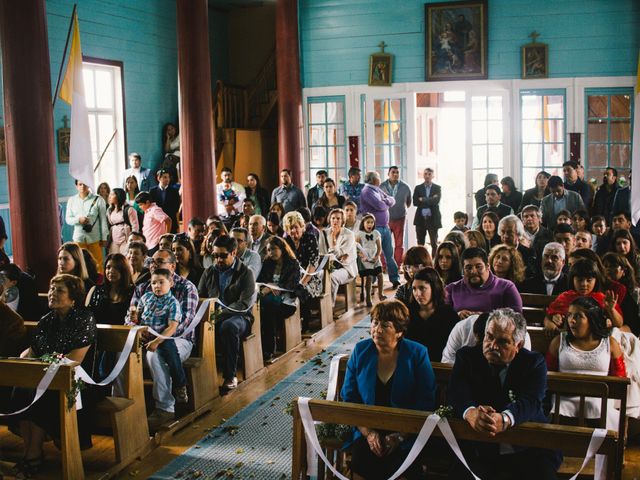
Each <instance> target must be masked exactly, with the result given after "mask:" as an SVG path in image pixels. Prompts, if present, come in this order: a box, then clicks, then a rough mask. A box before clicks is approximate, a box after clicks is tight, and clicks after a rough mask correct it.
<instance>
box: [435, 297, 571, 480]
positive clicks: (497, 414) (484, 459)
mask: <svg viewBox="0 0 640 480" xmlns="http://www.w3.org/2000/svg"><path fill="white" fill-rule="evenodd" d="M526 331H527V323H526V321H525V319H524V317H523V316H522V315H521V314H519V313H516V312H514V311H513V310H511V309H508V308H503V309H498V310H494V311H493V312H491V314H490V315H489V319H488V320H487V326H486V328H485V334H484V340H483V342H482V344H481V345H476V346H474V347H463V348H461V349H460V350H458V353H457V355H456V361H455V364H454V366H453V372H452V374H451V380H450V382H449V388H448V390H447V397H448V403H449V404H450V405H451V406H453V411H454V415H456V416H457V417H459V418H463V419H464V420H466V421H467V423H468V424H469V425H470V426H471V428H473V429H474V430H475V431H477V432H480V433H482V434H486V435H487V436H496V435H500V433H501V432H503V431H505V430H507V429H508V428H510V427H513V426H515V425H520V424H521V423H524V422H539V423H547V417H546V415H545V414H544V412H543V410H542V401H543V399H544V396H545V392H546V388H547V367H546V365H545V361H544V357H543V356H542V355H541V354H539V353H536V352H530V351H529V350H526V349H524V348H522V346H523V344H524V338H525V334H526ZM462 449H463V451H464V452H463V453H464V456H465V458H466V460H467V462H468V463H469V466H470V468H471V469H472V470H473V472H474V473H475V474H476V475H478V476H479V477H480V478H502V477H501V475H507V478H519V479H520V478H521V479H527V480H528V479H530V480H534V479H535V480H543V479H555V478H557V476H556V471H557V469H558V467H559V466H560V462H561V455H559V453H558V452H555V451H552V450H545V449H534V448H521V447H520V448H519V447H517V446H512V445H508V444H496V443H480V442H467V443H466V444H465V445H464V446H463V448H462ZM449 478H455V479H468V478H472V477H471V475H470V474H469V472H468V471H467V470H466V468H465V467H464V466H463V465H462V464H461V463H460V462H459V461H457V460H456V463H455V464H454V466H453V467H452V472H450V475H449Z"/></svg>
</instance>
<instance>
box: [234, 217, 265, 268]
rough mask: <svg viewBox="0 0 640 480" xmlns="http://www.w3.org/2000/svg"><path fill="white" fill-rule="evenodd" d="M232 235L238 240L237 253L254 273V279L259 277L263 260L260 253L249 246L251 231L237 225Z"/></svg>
mask: <svg viewBox="0 0 640 480" xmlns="http://www.w3.org/2000/svg"><path fill="white" fill-rule="evenodd" d="M231 236H232V237H233V238H235V239H236V241H237V242H238V253H237V254H236V255H237V256H238V258H239V259H240V261H241V262H242V263H244V264H245V265H246V267H247V268H248V269H249V270H250V271H251V273H253V278H254V280H255V279H256V278H258V275H259V274H260V270H262V260H261V259H260V255H258V253H256V252H254V251H253V250H250V249H249V248H247V246H248V245H249V243H248V240H249V232H248V231H247V229H246V228H241V227H236V228H234V229H233V230H231Z"/></svg>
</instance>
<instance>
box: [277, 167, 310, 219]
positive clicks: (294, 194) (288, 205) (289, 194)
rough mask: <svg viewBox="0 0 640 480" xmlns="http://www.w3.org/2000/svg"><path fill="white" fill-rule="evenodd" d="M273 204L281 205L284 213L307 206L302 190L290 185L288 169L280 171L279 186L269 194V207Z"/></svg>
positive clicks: (289, 171)
mask: <svg viewBox="0 0 640 480" xmlns="http://www.w3.org/2000/svg"><path fill="white" fill-rule="evenodd" d="M274 203H281V204H282V206H283V207H284V213H289V212H293V211H294V210H296V209H298V208H300V207H306V206H307V201H306V199H305V198H304V193H302V190H300V189H299V188H298V187H296V186H295V185H294V184H293V183H291V170H289V169H288V168H283V169H282V170H281V171H280V186H279V187H276V188H275V189H274V190H273V192H272V193H271V205H273V204H274Z"/></svg>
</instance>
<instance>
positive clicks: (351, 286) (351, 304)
mask: <svg viewBox="0 0 640 480" xmlns="http://www.w3.org/2000/svg"><path fill="white" fill-rule="evenodd" d="M356 291H357V287H356V279H355V278H354V279H353V280H351V281H350V282H349V283H345V284H344V285H340V286H339V287H338V293H339V294H342V295H344V312H342V315H344V314H345V313H349V311H351V310H353V309H354V308H355V307H356V305H357V303H358V297H357V294H356ZM334 311H335V305H334Z"/></svg>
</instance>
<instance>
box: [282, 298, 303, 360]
mask: <svg viewBox="0 0 640 480" xmlns="http://www.w3.org/2000/svg"><path fill="white" fill-rule="evenodd" d="M295 306H296V311H295V312H293V314H292V315H290V316H289V317H287V318H285V319H284V322H283V324H282V325H278V326H277V329H278V330H280V334H279V337H280V338H279V342H278V343H279V347H278V348H280V349H281V350H282V351H283V352H284V353H287V352H290V351H291V350H293V349H294V348H296V347H297V346H298V345H300V344H301V343H302V315H301V313H300V300H299V299H297V298H296V301H295Z"/></svg>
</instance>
